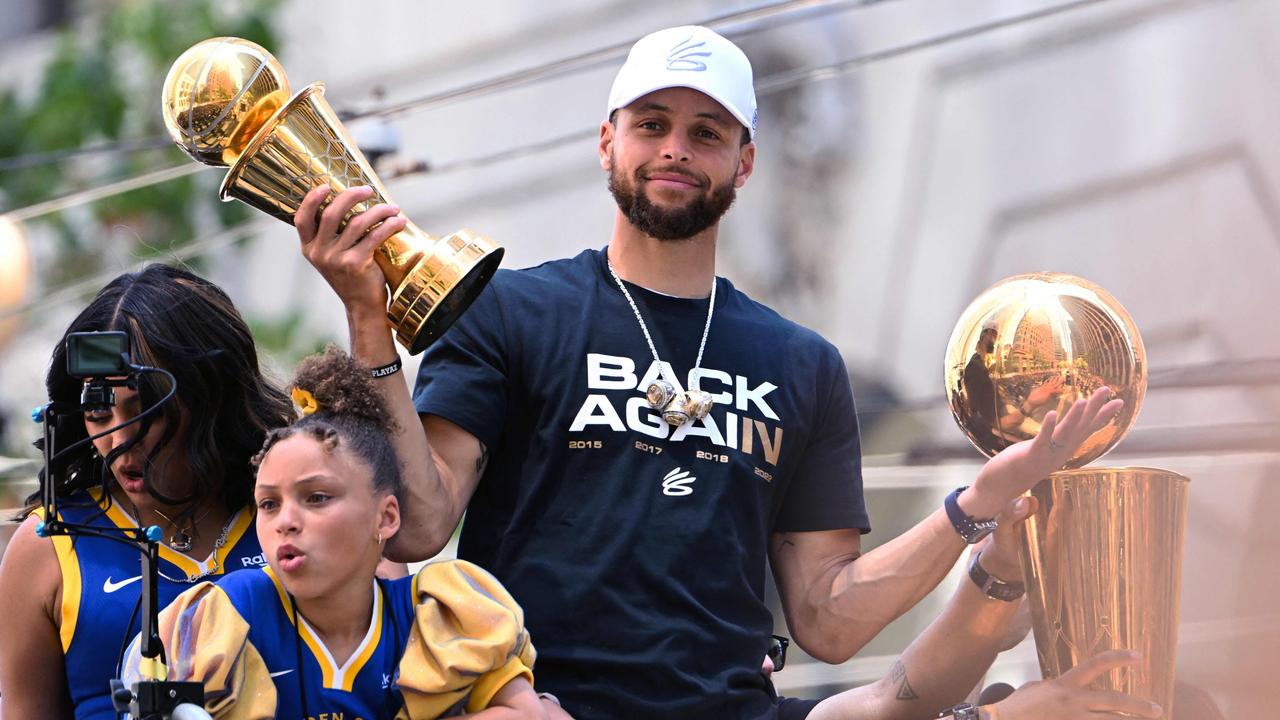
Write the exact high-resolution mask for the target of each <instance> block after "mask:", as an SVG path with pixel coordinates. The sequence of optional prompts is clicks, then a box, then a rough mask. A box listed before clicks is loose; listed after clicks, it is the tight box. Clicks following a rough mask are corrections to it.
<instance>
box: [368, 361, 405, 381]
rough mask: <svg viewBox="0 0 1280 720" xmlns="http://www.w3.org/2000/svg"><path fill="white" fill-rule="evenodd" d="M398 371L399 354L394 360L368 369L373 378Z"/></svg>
mask: <svg viewBox="0 0 1280 720" xmlns="http://www.w3.org/2000/svg"><path fill="white" fill-rule="evenodd" d="M398 372H400V356H399V355H397V356H396V359H395V360H393V361H391V362H389V363H387V364H386V365H383V366H382V367H376V368H374V369H372V370H370V371H369V374H370V375H372V376H374V377H375V378H384V377H386V376H388V375H395V374H396V373H398Z"/></svg>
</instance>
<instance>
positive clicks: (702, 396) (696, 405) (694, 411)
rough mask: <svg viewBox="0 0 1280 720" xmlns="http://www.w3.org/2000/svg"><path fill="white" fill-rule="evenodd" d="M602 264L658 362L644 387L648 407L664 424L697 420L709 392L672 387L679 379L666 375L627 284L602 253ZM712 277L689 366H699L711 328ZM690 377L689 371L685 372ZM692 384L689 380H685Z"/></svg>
mask: <svg viewBox="0 0 1280 720" xmlns="http://www.w3.org/2000/svg"><path fill="white" fill-rule="evenodd" d="M604 262H605V265H606V266H608V268H609V274H610V275H612V276H613V281H614V282H615V283H617V284H618V289H619V290H621V291H622V296H623V297H625V298H626V299H627V304H628V305H630V306H631V312H633V313H635V316H636V322H638V323H640V331H641V332H643V333H644V339H645V342H647V343H649V352H651V353H653V361H654V363H656V364H657V366H658V378H657V379H655V380H654V381H653V382H651V383H649V387H648V388H646V389H645V392H644V395H645V399H646V400H647V401H648V402H649V407H651V408H653V409H654V410H658V411H660V412H661V413H662V419H663V420H665V421H667V423H668V424H670V425H673V426H675V427H680V426H681V425H683V424H685V423H687V422H690V421H692V420H701V419H702V418H704V417H706V416H707V413H708V412H710V411H711V406H712V405H714V404H715V400H713V399H712V397H711V393H706V392H703V391H701V390H698V389H695V388H692V387H690V388H689V389H688V390H685V391H683V392H677V390H676V388H678V387H679V386H680V383H678V382H676V379H675V378H672V377H668V376H667V371H666V365H664V364H663V363H662V358H660V357H658V348H657V347H656V346H654V344H653V337H652V336H650V335H649V326H648V325H645V323H644V316H643V315H641V314H640V308H638V307H636V301H635V300H634V299H633V298H632V297H631V293H629V292H627V286H626V285H625V284H623V282H622V278H620V277H618V272H617V271H616V270H614V269H613V263H612V262H610V261H609V257H608V255H606V256H605V261H604ZM716 284H717V283H716V279H715V276H714V275H713V276H712V277H711V303H710V304H709V305H708V306H707V322H706V324H705V325H703V327H702V342H701V343H699V344H698V359H697V360H694V361H693V369H694V370H698V369H700V368H701V367H702V352H703V350H705V349H706V348H707V333H709V332H710V331H711V316H712V315H714V314H715V312H716ZM689 374H690V377H691V378H692V376H693V373H692V371H691V372H690V373H689ZM689 384H690V385H693V382H690V383H689Z"/></svg>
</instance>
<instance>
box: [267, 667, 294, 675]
mask: <svg viewBox="0 0 1280 720" xmlns="http://www.w3.org/2000/svg"><path fill="white" fill-rule="evenodd" d="M291 672H293V669H292V668H290V669H288V670H281V671H280V672H273V673H271V677H280V676H281V675H288V674H289V673H291Z"/></svg>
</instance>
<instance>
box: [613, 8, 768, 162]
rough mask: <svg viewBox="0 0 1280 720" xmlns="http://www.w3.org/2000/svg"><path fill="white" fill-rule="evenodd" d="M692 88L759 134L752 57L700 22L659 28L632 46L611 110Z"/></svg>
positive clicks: (617, 83)
mask: <svg viewBox="0 0 1280 720" xmlns="http://www.w3.org/2000/svg"><path fill="white" fill-rule="evenodd" d="M673 87H686V88H692V89H694V90H697V91H699V92H701V93H703V94H704V95H707V96H708V97H710V98H711V99H712V100H715V101H716V102H718V103H720V104H721V105H723V106H724V108H725V109H726V110H728V111H729V112H730V114H732V115H733V116H734V117H735V118H737V120H738V122H740V123H742V125H743V127H745V128H747V130H748V131H750V133H751V136H752V137H753V138H754V137H755V134H756V91H755V87H754V86H753V85H752V78H751V61H749V60H747V56H746V54H744V53H743V52H742V50H740V49H739V48H738V46H737V45H734V44H733V43H731V42H729V41H728V40H726V39H725V38H724V37H722V36H720V35H718V34H716V33H715V32H714V31H712V30H708V29H707V28H704V27H701V26H698V25H684V26H681V27H674V28H668V29H666V30H659V31H658V32H655V33H651V34H649V35H646V36H644V37H642V38H640V40H639V41H637V42H636V44H635V45H633V46H631V53H630V54H628V55H627V61H626V62H625V63H623V65H622V69H621V70H619V71H618V76H617V77H616V78H614V80H613V89H612V90H610V91H609V109H608V110H607V111H605V117H606V118H608V116H610V115H612V114H613V111H614V110H617V109H618V108H620V107H626V106H627V105H630V104H631V103H633V102H635V101H636V100H637V99H639V98H641V97H643V96H645V95H648V94H649V93H651V92H653V91H655V90H663V89H666V88H673Z"/></svg>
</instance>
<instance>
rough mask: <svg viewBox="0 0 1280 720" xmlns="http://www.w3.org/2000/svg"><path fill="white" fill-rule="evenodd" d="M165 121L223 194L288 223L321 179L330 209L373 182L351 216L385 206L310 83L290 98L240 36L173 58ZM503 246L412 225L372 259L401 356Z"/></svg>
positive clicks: (267, 57) (472, 287)
mask: <svg viewBox="0 0 1280 720" xmlns="http://www.w3.org/2000/svg"><path fill="white" fill-rule="evenodd" d="M162 111H163V113H164V123H165V127H166V128H167V129H168V131H169V136H170V137H171V138H172V139H173V141H174V143H176V144H177V145H178V147H180V148H182V149H183V151H185V152H186V153H187V154H188V155H190V156H191V157H192V158H194V159H195V160H197V161H198V162H201V163H204V164H206V165H213V166H218V167H227V166H229V167H230V169H229V170H228V172H227V175H226V178H225V179H224V180H223V182H222V190H221V193H220V195H221V197H222V199H223V200H224V201H228V200H232V199H236V200H240V201H242V202H245V203H247V204H249V205H251V206H253V207H255V208H257V209H259V210H261V211H263V212H265V213H267V214H269V215H272V216H275V217H277V218H280V219H281V220H284V221H285V222H287V223H292V222H293V217H294V215H295V214H296V213H297V211H298V207H299V206H300V205H301V204H302V200H303V198H304V197H305V196H306V194H307V192H308V191H310V190H311V189H312V188H313V187H315V186H317V185H321V184H326V183H327V184H328V185H329V186H330V187H331V188H332V189H333V192H332V193H331V194H330V195H329V197H328V198H327V199H326V200H325V202H326V205H327V203H328V202H330V201H331V200H332V199H333V198H334V197H336V196H337V195H338V194H339V193H341V192H342V191H344V190H347V189H348V188H352V187H359V186H369V187H372V188H373V190H374V195H373V197H371V198H370V199H368V200H366V201H364V202H362V203H359V204H358V205H356V206H355V207H354V208H353V209H352V211H351V212H350V213H349V214H348V216H347V217H346V218H344V219H343V222H342V226H343V227H345V226H346V223H347V222H348V221H349V220H350V219H351V217H352V216H354V215H356V214H358V213H360V212H363V211H365V210H367V209H369V208H371V207H373V206H374V205H378V204H380V203H386V202H391V200H390V198H389V197H388V195H387V191H386V189H385V188H384V187H383V186H382V183H381V181H380V180H379V179H378V177H377V175H375V174H374V172H373V168H372V166H371V165H370V164H369V162H368V160H366V159H365V157H364V155H363V154H362V153H361V152H360V150H359V148H358V147H357V146H356V143H355V141H354V140H352V139H351V137H350V135H349V134H348V133H347V131H346V128H344V127H343V126H342V122H341V121H340V120H339V119H338V116H337V113H335V112H334V111H333V108H332V107H330V106H329V103H328V102H327V101H326V100H325V98H324V84H323V83H313V84H311V85H308V86H307V87H305V88H303V89H302V90H300V91H299V92H298V93H296V94H294V95H292V96H290V89H289V81H288V78H287V77H286V76H285V73H284V69H283V68H282V67H281V66H280V63H279V62H277V61H276V59H275V58H274V57H273V56H272V55H271V53H269V52H267V51H266V50H265V49H264V48H262V47H261V46H259V45H257V44H254V43H252V42H249V41H248V40H242V39H240V38H230V37H223V38H212V39H209V40H205V41H203V42H201V43H197V44H196V45H194V46H192V47H191V48H190V49H188V50H187V51H186V52H184V53H183V54H182V55H181V56H179V57H178V59H177V60H176V61H174V63H173V66H172V67H171V68H170V69H169V74H168V77H166V78H165V82H164V97H163V101H162ZM502 253H503V250H502V248H501V247H499V246H498V245H496V244H494V243H493V242H492V241H490V240H489V239H487V238H484V237H481V236H479V235H475V234H474V233H472V232H470V231H468V230H459V231H458V232H456V233H453V234H452V235H448V236H445V237H442V238H441V237H435V236H433V235H429V234H427V233H426V232H424V231H423V230H422V229H421V228H419V227H418V226H417V225H414V224H413V223H412V222H408V223H406V224H405V227H404V229H403V230H401V231H400V232H398V233H396V234H395V235H392V236H391V237H390V238H388V239H387V240H386V241H385V242H384V243H383V244H382V246H381V247H380V248H378V251H377V253H376V254H375V256H374V257H375V260H376V261H377V263H378V266H379V267H380V268H381V269H382V273H383V275H385V276H386V279H387V285H388V286H389V288H390V291H391V302H390V305H389V307H388V309H387V317H388V319H389V320H390V322H391V325H392V327H394V328H395V332H396V338H397V339H398V340H399V341H400V343H401V344H402V345H404V346H405V347H407V348H408V349H409V352H411V353H414V354H417V353H419V352H422V351H423V350H425V349H426V347H427V346H428V345H430V344H431V342H432V341H434V340H435V339H436V338H438V337H440V335H442V334H443V333H444V331H445V330H447V329H448V328H449V326H450V325H451V324H453V321H454V320H456V319H457V318H458V316H459V315H461V314H462V312H463V311H464V310H466V309H467V307H468V306H469V305H470V304H471V302H472V301H473V300H474V299H475V298H476V296H477V295H479V294H480V291H481V290H483V289H484V286H485V284H486V283H488V281H489V279H490V278H491V277H493V273H494V272H495V271H496V270H497V268H498V263H499V262H500V261H501V259H502Z"/></svg>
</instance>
